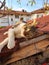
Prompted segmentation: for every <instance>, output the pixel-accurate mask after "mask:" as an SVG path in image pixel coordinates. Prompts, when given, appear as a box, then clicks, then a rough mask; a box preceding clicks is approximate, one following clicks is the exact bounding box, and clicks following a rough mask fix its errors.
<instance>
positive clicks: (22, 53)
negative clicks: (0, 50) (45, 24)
mask: <svg viewBox="0 0 49 65" xmlns="http://www.w3.org/2000/svg"><path fill="white" fill-rule="evenodd" d="M48 45H49V40H47V39H46V40H43V41H40V42H38V43H36V44H35V45H34V44H31V45H29V46H26V47H23V48H21V49H20V50H19V51H16V52H14V53H13V54H12V55H11V57H10V59H9V60H8V61H7V62H6V63H5V65H6V64H9V63H12V62H15V61H18V60H20V59H23V58H26V57H28V56H31V55H34V54H36V53H39V52H41V51H45V47H47V46H48ZM35 46H36V47H35Z"/></svg>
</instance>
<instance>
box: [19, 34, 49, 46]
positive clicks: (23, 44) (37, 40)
mask: <svg viewBox="0 0 49 65" xmlns="http://www.w3.org/2000/svg"><path fill="white" fill-rule="evenodd" d="M46 38H49V35H47V34H44V35H41V36H38V37H36V38H33V39H31V40H27V41H24V42H21V43H20V47H24V46H27V45H30V44H32V43H37V42H39V41H41V40H44V39H46Z"/></svg>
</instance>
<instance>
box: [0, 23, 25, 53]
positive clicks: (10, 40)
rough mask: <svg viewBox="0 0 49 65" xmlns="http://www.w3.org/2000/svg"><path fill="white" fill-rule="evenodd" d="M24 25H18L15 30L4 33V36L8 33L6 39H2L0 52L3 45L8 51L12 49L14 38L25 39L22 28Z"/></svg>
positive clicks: (11, 29)
mask: <svg viewBox="0 0 49 65" xmlns="http://www.w3.org/2000/svg"><path fill="white" fill-rule="evenodd" d="M24 25H25V23H21V24H19V25H18V26H17V27H15V28H10V29H9V30H8V32H5V33H4V34H7V33H8V37H7V38H6V39H4V40H3V41H2V42H1V43H0V52H1V50H2V49H3V47H4V46H5V45H7V48H8V49H12V48H14V47H15V37H16V38H21V37H25V35H24V27H23V26H24Z"/></svg>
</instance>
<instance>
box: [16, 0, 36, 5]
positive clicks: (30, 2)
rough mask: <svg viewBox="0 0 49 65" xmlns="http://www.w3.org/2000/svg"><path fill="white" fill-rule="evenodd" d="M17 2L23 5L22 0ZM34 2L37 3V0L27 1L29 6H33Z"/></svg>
mask: <svg viewBox="0 0 49 65" xmlns="http://www.w3.org/2000/svg"><path fill="white" fill-rule="evenodd" d="M17 3H18V4H19V5H21V0H17ZM34 4H36V1H35V0H28V2H27V4H26V5H27V6H28V5H31V6H33V5H34Z"/></svg>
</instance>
